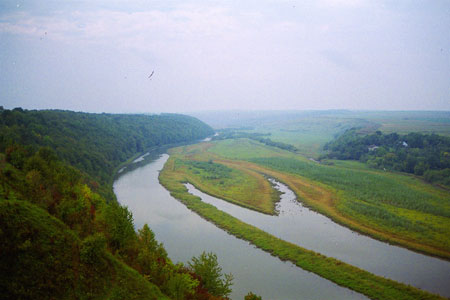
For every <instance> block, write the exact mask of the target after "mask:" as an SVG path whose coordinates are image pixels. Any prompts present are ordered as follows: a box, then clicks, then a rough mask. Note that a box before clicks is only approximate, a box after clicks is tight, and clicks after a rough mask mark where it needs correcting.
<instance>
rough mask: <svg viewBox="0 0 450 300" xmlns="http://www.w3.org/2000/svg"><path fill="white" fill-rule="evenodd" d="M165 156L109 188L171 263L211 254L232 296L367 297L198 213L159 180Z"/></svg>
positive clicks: (284, 297) (267, 297) (132, 172)
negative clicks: (149, 231) (226, 276)
mask: <svg viewBox="0 0 450 300" xmlns="http://www.w3.org/2000/svg"><path fill="white" fill-rule="evenodd" d="M167 159H168V155H167V154H164V155H162V156H161V157H160V158H159V159H157V160H156V161H154V162H153V163H150V164H148V165H145V166H143V167H141V168H138V169H136V170H134V171H131V172H129V173H126V174H124V175H122V176H121V177H120V178H119V179H118V180H116V181H115V183H114V192H115V193H116V196H117V199H118V200H119V202H120V203H121V204H122V205H126V206H128V208H129V209H130V210H131V212H132V213H133V217H134V223H135V225H136V227H137V228H141V227H142V225H144V224H145V223H147V224H148V225H149V226H150V228H151V229H152V230H153V231H154V233H155V235H156V238H157V239H158V241H160V242H162V243H163V244H164V247H165V248H166V250H167V252H168V254H169V257H170V258H171V259H172V260H173V261H174V262H184V263H186V262H188V261H189V260H190V259H191V258H192V257H193V256H198V255H199V254H200V253H201V252H202V251H212V252H214V253H216V254H217V256H218V261H219V264H220V266H221V267H222V269H223V272H224V273H232V274H233V276H234V284H233V287H232V288H233V292H232V294H231V298H232V299H236V300H238V299H241V300H242V299H244V296H245V295H246V294H247V293H248V292H249V291H252V292H254V293H256V294H258V295H261V296H262V297H263V299H265V300H267V299H288V300H289V299H293V300H294V299H308V300H310V299H311V300H312V299H367V298H366V297H364V296H363V295H361V294H358V293H355V292H353V291H351V290H349V289H346V288H342V287H340V286H338V285H336V284H334V283H332V282H330V281H328V280H325V279H323V278H321V277H319V276H317V275H315V274H313V273H310V272H306V271H304V270H302V269H300V268H298V267H296V266H294V265H293V264H291V263H289V262H282V261H280V260H279V259H278V258H276V257H273V256H271V255H270V254H268V253H266V252H264V251H262V250H260V249H257V248H255V247H254V246H252V245H250V244H249V243H248V242H246V241H243V240H240V239H237V238H235V237H234V236H231V235H229V234H228V233H226V232H225V231H223V230H221V229H219V228H217V227H216V226H214V225H213V224H211V223H209V222H207V221H206V220H204V219H202V218H200V217H199V216H198V215H197V214H195V213H193V212H192V211H190V210H188V209H187V208H186V207H185V206H184V205H183V204H181V203H180V202H178V201H177V200H176V199H174V198H173V197H172V196H170V194H169V192H168V191H167V190H166V189H164V187H163V186H161V185H160V184H159V181H158V174H159V170H161V169H162V167H163V166H164V163H165V162H166V160H167Z"/></svg>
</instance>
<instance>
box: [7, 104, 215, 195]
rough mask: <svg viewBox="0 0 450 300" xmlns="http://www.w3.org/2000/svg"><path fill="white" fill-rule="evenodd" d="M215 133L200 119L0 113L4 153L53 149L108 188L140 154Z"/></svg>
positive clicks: (49, 112) (177, 116)
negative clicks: (120, 168) (119, 168)
mask: <svg viewBox="0 0 450 300" xmlns="http://www.w3.org/2000/svg"><path fill="white" fill-rule="evenodd" d="M212 133H213V130H212V128H211V127H209V126H208V125H206V124H205V123H203V122H201V121H199V120H198V119H196V118H194V117H190V116H185V115H178V114H161V115H128V114H91V113H81V112H73V111H60V110H23V109H21V108H16V109H13V110H0V152H5V151H7V150H8V148H10V149H9V151H11V150H12V148H14V147H23V149H22V150H23V152H24V153H23V156H26V155H27V154H26V153H27V152H28V153H32V152H36V151H37V150H38V149H39V148H40V147H43V146H45V147H49V148H51V149H53V150H54V151H55V152H56V154H57V156H58V157H59V158H61V159H62V160H63V161H65V162H67V163H68V164H70V165H71V166H73V167H75V168H77V169H79V170H81V171H83V172H86V173H87V174H89V175H90V176H91V177H92V179H93V180H94V181H96V182H97V183H98V184H100V186H104V185H105V184H106V183H109V184H110V181H111V178H112V175H113V171H114V168H115V167H117V166H118V165H119V164H120V163H121V162H124V161H126V160H127V159H128V158H130V157H131V156H133V155H135V154H137V153H140V152H143V151H145V150H147V149H148V148H150V147H153V146H161V145H166V144H172V143H179V142H187V141H195V140H197V139H202V138H204V137H206V136H208V135H211V134H212ZM16 152H17V151H16ZM17 156H18V157H17V158H16V159H18V160H20V155H17ZM17 163H19V162H17ZM107 193H108V192H107V191H103V194H104V195H105V194H107ZM108 197H113V196H112V195H111V194H109V195H108Z"/></svg>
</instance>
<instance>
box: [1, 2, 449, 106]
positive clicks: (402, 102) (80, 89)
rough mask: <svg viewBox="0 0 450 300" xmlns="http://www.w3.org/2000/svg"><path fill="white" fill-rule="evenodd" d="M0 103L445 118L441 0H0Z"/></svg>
mask: <svg viewBox="0 0 450 300" xmlns="http://www.w3.org/2000/svg"><path fill="white" fill-rule="evenodd" d="M61 2H64V4H63V3H61ZM153 70H154V74H153V76H152V77H151V78H150V79H149V78H148V76H149V75H150V74H151V73H152V71H153ZM0 105H3V106H4V107H6V108H13V107H17V106H21V107H23V108H27V109H35V108H36V109H43V108H58V109H70V110H76V111H88V112H189V111H198V110H219V109H259V110H266V109H299V110H302V109H358V110H366V109H369V110H372V109H387V110H450V1H438V0H433V1H425V0H423V1H402V0H392V1H374V0H367V1H366V0H319V1H284V0H278V1H276V0H266V1H264V0H256V1H251V0H250V1H238V0H237V1H168V0H161V1H151V0H142V1H132V0H131V1H130V0H104V1H103V0H102V1H95V0H86V1H67V0H66V1H59V0H46V1H44V0H34V1H33V0H29V1H26V0H16V1H11V0H1V1H0Z"/></svg>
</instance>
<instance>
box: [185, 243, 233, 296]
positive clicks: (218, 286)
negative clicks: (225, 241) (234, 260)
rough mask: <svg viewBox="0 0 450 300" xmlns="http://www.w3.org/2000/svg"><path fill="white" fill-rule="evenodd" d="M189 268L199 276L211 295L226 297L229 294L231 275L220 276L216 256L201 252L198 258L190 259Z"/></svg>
mask: <svg viewBox="0 0 450 300" xmlns="http://www.w3.org/2000/svg"><path fill="white" fill-rule="evenodd" d="M189 267H190V268H191V269H192V271H193V272H194V273H195V274H197V275H198V276H200V278H201V282H202V284H203V286H204V287H205V288H206V289H207V290H208V291H209V292H210V293H211V294H212V295H214V296H220V297H222V296H225V297H226V296H228V295H229V294H230V293H231V285H232V284H233V275H231V274H222V268H221V267H220V266H219V263H218V262H217V255H216V254H214V253H211V252H208V253H206V252H203V253H202V254H200V256H199V257H193V258H192V260H191V262H189ZM222 277H224V278H222Z"/></svg>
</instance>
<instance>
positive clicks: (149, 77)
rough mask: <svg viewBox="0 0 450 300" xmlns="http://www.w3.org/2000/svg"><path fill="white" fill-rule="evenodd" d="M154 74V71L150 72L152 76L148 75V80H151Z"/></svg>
mask: <svg viewBox="0 0 450 300" xmlns="http://www.w3.org/2000/svg"><path fill="white" fill-rule="evenodd" d="M154 73H155V70H153V71H152V74H150V75H148V79H150V80H151V79H152V76H153V74H154Z"/></svg>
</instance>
